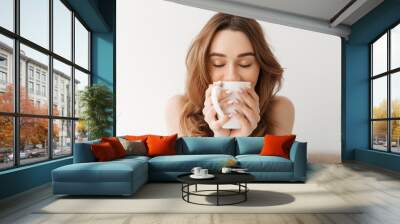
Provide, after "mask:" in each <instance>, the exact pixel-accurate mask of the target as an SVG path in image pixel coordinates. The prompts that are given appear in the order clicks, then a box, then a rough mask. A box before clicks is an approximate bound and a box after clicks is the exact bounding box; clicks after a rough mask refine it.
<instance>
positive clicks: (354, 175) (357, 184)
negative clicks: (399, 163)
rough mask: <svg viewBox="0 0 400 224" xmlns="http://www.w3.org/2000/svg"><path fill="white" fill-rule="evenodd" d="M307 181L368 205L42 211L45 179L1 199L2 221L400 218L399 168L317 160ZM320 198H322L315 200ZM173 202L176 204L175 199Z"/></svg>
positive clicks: (382, 222)
mask: <svg viewBox="0 0 400 224" xmlns="http://www.w3.org/2000/svg"><path fill="white" fill-rule="evenodd" d="M308 182H312V183H317V184H319V185H322V186H324V187H325V188H327V189H328V190H330V191H332V192H334V193H335V194H337V195H339V196H340V197H341V198H343V199H344V200H346V201H349V202H350V201H352V200H355V201H363V202H365V203H367V204H368V205H369V206H366V207H365V208H363V210H362V212H361V213H356V214H313V213H311V214H150V215H149V214H37V213H33V211H34V210H35V208H38V207H40V206H43V205H45V204H46V203H49V202H51V201H52V200H54V196H52V194H51V190H50V186H49V185H45V186H41V187H39V188H36V189H34V190H32V191H30V192H26V193H23V194H20V195H18V196H15V197H13V198H9V199H6V200H3V201H0V223H7V224H9V223H29V224H38V223H42V224H49V223H74V224H75V223H85V224H88V223H107V224H114V223H115V224H128V223H138V224H148V223H152V224H156V223H162V224H166V223H171V224H179V223H193V224H195V223H199V224H207V223H212V224H219V223H229V224H236V223H246V224H252V223H305V224H309V223H310V224H312V223H362V224H364V223H379V224H386V223H388V224H390V223H393V224H398V223H400V174H398V173H392V172H388V171H385V170H382V169H378V168H373V167H369V166H366V165H363V164H358V163H346V164H312V165H311V166H310V170H309V173H308ZM315 203H318V201H316V202H315ZM171 206H173V205H171Z"/></svg>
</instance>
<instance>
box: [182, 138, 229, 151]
mask: <svg viewBox="0 0 400 224" xmlns="http://www.w3.org/2000/svg"><path fill="white" fill-rule="evenodd" d="M177 154H184V155H199V154H225V155H235V139H234V138H232V137H182V138H179V139H178V141H177Z"/></svg>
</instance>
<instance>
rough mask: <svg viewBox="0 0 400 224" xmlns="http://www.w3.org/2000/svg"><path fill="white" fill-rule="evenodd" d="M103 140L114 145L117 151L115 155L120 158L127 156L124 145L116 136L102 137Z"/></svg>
mask: <svg viewBox="0 0 400 224" xmlns="http://www.w3.org/2000/svg"><path fill="white" fill-rule="evenodd" d="M101 142H108V143H110V145H111V146H112V148H113V149H114V151H115V155H116V156H117V157H118V158H121V157H124V156H126V151H125V149H124V146H122V144H121V142H120V141H119V139H118V138H116V137H109V138H101Z"/></svg>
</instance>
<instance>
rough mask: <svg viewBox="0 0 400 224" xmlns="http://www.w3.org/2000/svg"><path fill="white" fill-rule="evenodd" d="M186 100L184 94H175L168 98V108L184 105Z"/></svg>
mask: <svg viewBox="0 0 400 224" xmlns="http://www.w3.org/2000/svg"><path fill="white" fill-rule="evenodd" d="M185 102H186V98H185V96H184V95H175V96H172V97H171V98H169V99H168V102H167V108H169V107H170V108H171V109H173V108H176V107H177V106H183V105H184V104H185Z"/></svg>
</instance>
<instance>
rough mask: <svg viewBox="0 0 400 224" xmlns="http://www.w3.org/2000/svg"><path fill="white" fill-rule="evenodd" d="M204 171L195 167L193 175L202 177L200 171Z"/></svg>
mask: <svg viewBox="0 0 400 224" xmlns="http://www.w3.org/2000/svg"><path fill="white" fill-rule="evenodd" d="M201 170H202V168H201V167H199V166H198V167H193V169H192V173H193V174H194V175H196V176H199V175H201V174H200V171H201Z"/></svg>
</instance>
